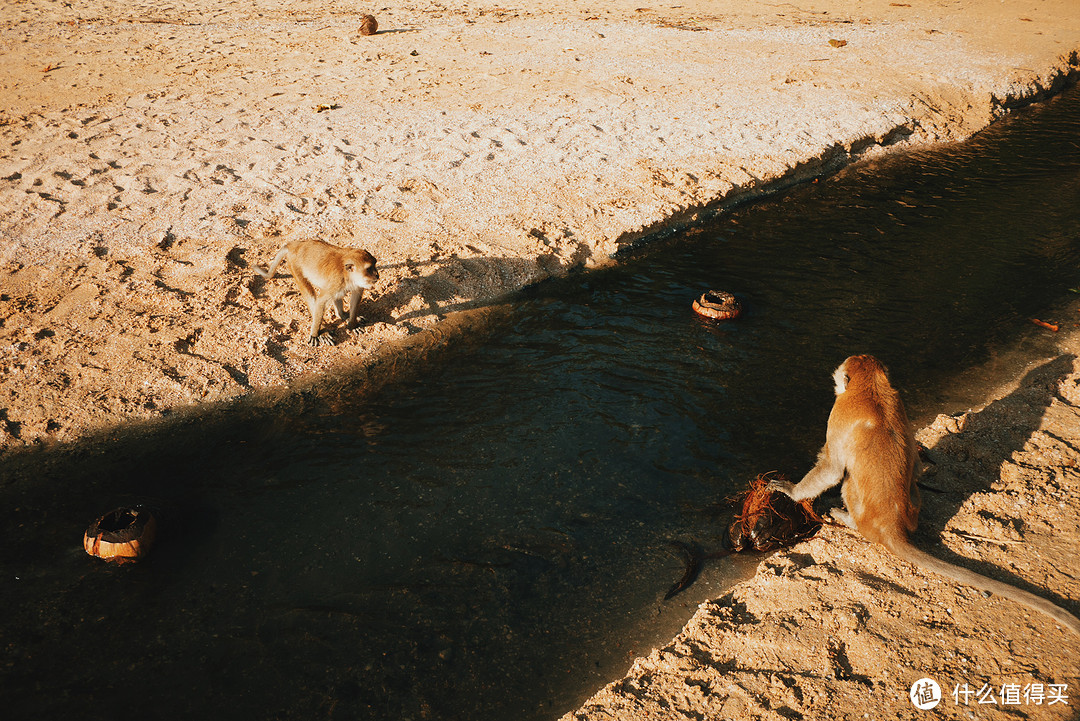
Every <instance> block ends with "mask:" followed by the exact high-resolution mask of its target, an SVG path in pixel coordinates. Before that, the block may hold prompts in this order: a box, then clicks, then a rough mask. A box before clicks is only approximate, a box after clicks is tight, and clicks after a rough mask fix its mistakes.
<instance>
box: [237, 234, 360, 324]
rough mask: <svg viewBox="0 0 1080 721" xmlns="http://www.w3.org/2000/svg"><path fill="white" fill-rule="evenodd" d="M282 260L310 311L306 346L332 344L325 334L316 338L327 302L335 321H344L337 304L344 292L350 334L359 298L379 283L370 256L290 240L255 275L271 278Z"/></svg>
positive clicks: (343, 249) (315, 242) (340, 305)
mask: <svg viewBox="0 0 1080 721" xmlns="http://www.w3.org/2000/svg"><path fill="white" fill-rule="evenodd" d="M283 259H287V263H288V266H289V272H290V273H292V276H293V278H294V279H295V280H296V284H297V285H298V286H300V293H301V294H302V295H303V296H304V301H306V302H307V305H308V310H310V311H311V332H310V333H309V334H308V335H309V338H308V344H309V345H333V344H334V339H333V338H331V337H330V334H329V333H322V334H321V335H320V329H321V327H322V320H323V313H324V312H325V310H326V304H327V302H329V301H331V300H332V301H333V302H334V311H335V312H336V313H337V317H338V319H340V320H345V309H344V308H343V307H342V302H341V301H342V298H344V297H345V294H346V293H350V294H351V297H350V298H349V320H348V324H347V326H346V327H347V328H348V329H349V330H350V331H354V330H355V328H356V310H357V308H358V307H359V306H360V298H361V297H362V296H363V294H364V290H365V289H366V288H371V287H372V286H374V284H375V282H376V281H377V280H379V271H378V270H376V269H375V258H374V257H373V256H372V255H371V253H369V252H367V251H366V250H358V249H356V248H339V247H337V246H335V245H330V244H329V243H324V242H323V241H321V240H294V241H292V242H290V243H286V244H285V245H284V246H283V247H282V248H281V250H280V251H278V254H277V255H276V256H274V260H273V262H271V263H270V267H269V268H268V269H267V270H263V269H262V268H259V267H258V266H256V267H255V272H256V273H258V274H259V275H261V276H262V277H264V278H273V277H274V272H275V271H276V270H277V268H278V266H279V265H280V264H281V261H282V260H283Z"/></svg>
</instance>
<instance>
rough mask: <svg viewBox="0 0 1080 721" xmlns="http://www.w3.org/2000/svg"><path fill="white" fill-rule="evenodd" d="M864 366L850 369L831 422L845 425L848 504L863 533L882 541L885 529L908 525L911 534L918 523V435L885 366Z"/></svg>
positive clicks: (843, 440) (844, 493)
mask: <svg viewBox="0 0 1080 721" xmlns="http://www.w3.org/2000/svg"><path fill="white" fill-rule="evenodd" d="M871 360H872V359H871ZM864 370H865V371H866V372H865V373H860V374H857V375H856V374H852V375H853V377H852V378H851V382H849V385H848V387H847V389H846V390H845V392H844V393H842V394H841V395H840V396H838V397H837V400H836V404H835V405H834V406H833V415H830V417H829V424H830V427H831V426H832V425H833V423H834V420H835V422H836V423H837V425H838V428H839V427H845V428H846V429H847V432H846V437H845V438H843V439H842V442H843V443H844V444H845V448H844V457H845V458H847V459H849V463H848V464H847V467H846V469H845V470H846V472H847V478H846V479H845V481H844V486H843V491H842V492H843V497H844V503H845V505H846V506H847V508H848V511H849V512H850V513H851V516H852V520H854V522H855V526H856V528H858V529H859V532H860V533H862V534H863V535H864V536H866V538H867V539H869V540H871V541H874V542H877V543H882V542H883V541H884V535H883V532H884V533H889V532H891V531H892V529H896V528H906V529H907V531H908V532H909V533H910V532H911V531H914V530H915V526H916V524H917V523H918V515H919V500H918V490H917V488H916V487H915V485H914V481H913V470H914V460H915V440H914V438H913V437H912V434H911V428H910V424H909V423H908V419H907V413H906V412H905V411H904V406H903V403H902V402H901V400H900V396H899V394H898V393H897V392H896V390H895V389H894V388H893V387H892V386H891V385H890V384H889V381H888V378H887V376H886V375H885V372H884V369H882V368H881V366H880V364H877V363H876V362H875V363H874V364H873V366H872V367H870V368H864ZM834 416H835V419H834ZM837 440H838V441H840V440H841V439H837Z"/></svg>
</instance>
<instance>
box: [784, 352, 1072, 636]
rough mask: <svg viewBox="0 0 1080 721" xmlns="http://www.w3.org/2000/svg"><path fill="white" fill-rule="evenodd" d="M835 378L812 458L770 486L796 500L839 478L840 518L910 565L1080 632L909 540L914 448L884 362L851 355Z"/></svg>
mask: <svg viewBox="0 0 1080 721" xmlns="http://www.w3.org/2000/svg"><path fill="white" fill-rule="evenodd" d="M833 379H834V380H835V382H836V402H835V403H834V404H833V408H832V413H830V414H829V425H828V428H827V430H826V439H825V447H824V448H822V449H821V453H820V454H819V455H818V461H817V464H816V465H815V466H814V467H813V469H811V470H810V472H809V473H807V474H806V476H805V477H804V478H803V479H802V480H801V481H800V482H799V483H798V484H792V483H790V482H788V481H781V480H774V481H772V482H771V483H770V484H769V487H770V488H772V489H773V490H776V491H781V492H783V493H786V494H787V495H789V496H791V498H792V499H793V500H796V501H801V500H803V499H807V498H816V497H817V496H819V495H820V494H821V493H822V492H823V491H824V490H826V489H827V488H831V487H832V486H835V485H836V484H837V483H840V482H841V481H843V486H842V487H841V495H842V496H843V498H844V505H845V506H847V510H846V511H845V510H842V509H837V508H834V509H833V510H832V515H833V517H834V518H835V519H837V520H838V521H841V522H842V523H844V524H846V525H847V526H849V527H851V528H854V529H855V530H857V531H858V532H859V533H861V534H862V535H863V536H864V537H866V538H867V539H868V540H870V541H873V542H874V543H880V544H882V545H884V546H885V547H886V548H888V549H889V550H890V551H892V552H893V553H895V554H896V555H897V556H899V557H900V558H902V559H904V560H905V561H908V562H909V563H913V564H915V565H916V566H922V567H923V568H925V569H928V570H931V571H935V572H937V573H940V574H941V575H943V576H946V577H948V578H951V579H952V580H954V581H957V582H959V583H964V584H967V585H969V586H974V587H975V588H978V589H980V590H983V591H988V592H990V593H996V594H998V595H999V596H1004V597H1005V598H1008V599H1011V600H1013V601H1016V602H1018V603H1022V604H1024V605H1025V606H1028V607H1029V608H1032V609H1034V610H1036V611H1041V612H1042V613H1045V614H1046V615H1048V616H1050V617H1051V618H1053V619H1054V620H1055V621H1057V622H1058V623H1060V624H1061V625H1062V626H1065V627H1066V628H1068V629H1069V630H1070V631H1072V632H1073V633H1076V634H1080V619H1077V618H1076V616H1074V615H1072V614H1071V613H1069V612H1068V611H1066V610H1065V609H1063V608H1061V607H1060V606H1056V605H1055V604H1053V603H1050V602H1049V601H1047V600H1046V599H1044V598H1040V597H1039V596H1036V595H1034V594H1032V593H1028V592H1027V591H1022V590H1020V589H1019V588H1016V587H1015V586H1010V585H1009V584H1007V583H1002V582H1001V581H996V580H994V579H992V578H987V577H986V576H981V575H979V574H977V573H974V572H973V571H969V570H967V569H966V568H960V567H959V566H954V565H952V564H951V563H946V562H945V561H942V560H940V559H937V558H934V557H933V556H931V555H930V554H928V553H924V552H923V551H920V550H919V549H917V548H915V546H913V545H911V542H910V541H909V540H908V534H909V533H911V532H912V531H914V530H915V526H916V525H917V523H918V519H919V507H920V501H919V489H918V487H917V486H916V485H915V474H914V470H915V458H916V454H917V449H916V446H915V439H914V437H913V436H912V433H911V428H910V426H909V424H908V418H907V413H906V412H905V411H904V405H903V403H901V401H900V395H899V394H898V393H897V392H896V390H895V389H894V388H893V387H892V385H891V384H890V383H889V378H888V375H887V374H886V371H885V367H884V366H882V365H881V363H879V362H878V360H877V359H876V358H874V357H873V356H869V355H858V356H851V357H850V358H848V359H847V360H845V361H844V362H843V363H842V364H841V365H840V367H839V368H837V369H836V372H835V373H834V374H833Z"/></svg>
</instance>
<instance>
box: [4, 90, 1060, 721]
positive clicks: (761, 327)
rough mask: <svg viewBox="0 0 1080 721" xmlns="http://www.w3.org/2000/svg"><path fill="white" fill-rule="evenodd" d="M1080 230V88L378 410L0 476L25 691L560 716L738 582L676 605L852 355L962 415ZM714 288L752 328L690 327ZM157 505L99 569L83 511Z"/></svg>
mask: <svg viewBox="0 0 1080 721" xmlns="http://www.w3.org/2000/svg"><path fill="white" fill-rule="evenodd" d="M1078 228H1080V94H1078V93H1077V92H1076V91H1075V90H1074V91H1072V92H1070V93H1069V94H1068V95H1067V96H1065V97H1062V98H1060V99H1058V100H1055V101H1053V102H1050V103H1047V104H1046V105H1045V106H1041V107H1037V108H1033V109H1030V110H1029V111H1026V112H1024V113H1021V114H1019V116H1018V117H1013V118H1010V119H1008V120H1007V121H1006V122H1003V123H1001V124H999V125H998V126H995V127H994V128H992V129H991V130H989V131H987V132H985V133H983V134H981V135H980V136H978V137H976V138H975V139H973V140H972V141H970V142H968V143H965V144H963V145H961V146H958V147H950V148H940V149H931V150H924V151H918V152H913V153H908V154H905V155H904V156H903V157H899V158H892V159H887V160H882V161H878V162H873V163H864V164H860V165H858V166H854V167H852V168H849V169H848V170H847V171H845V172H843V173H841V174H840V175H839V176H837V177H834V178H831V179H827V180H822V181H821V182H818V183H815V184H812V185H806V186H802V187H799V188H796V189H794V190H791V191H788V192H786V193H785V194H783V195H782V196H778V197H776V198H773V199H771V200H767V201H764V202H759V203H756V204H753V205H748V206H744V207H742V208H739V209H737V210H735V211H733V212H731V213H728V214H725V215H723V216H720V217H718V218H716V219H715V220H713V221H710V222H709V223H706V224H703V225H701V226H699V227H696V228H694V229H693V230H691V231H689V232H686V233H682V234H680V235H678V236H677V237H673V238H671V239H669V240H666V241H662V242H658V243H654V244H652V245H650V246H649V247H647V248H644V249H641V250H640V251H637V252H634V253H631V254H628V255H627V256H626V257H624V258H623V259H622V262H621V263H620V265H619V266H618V267H615V268H611V269H607V270H602V271H597V272H594V273H590V274H587V275H581V276H576V277H573V278H570V279H568V280H566V281H560V282H556V283H549V284H544V285H541V286H539V287H537V288H534V289H532V290H531V291H529V292H527V293H524V294H521V296H519V297H518V298H516V299H515V300H514V301H513V303H512V304H511V307H509V308H507V307H505V306H503V307H499V308H494V309H492V310H490V311H488V312H486V313H484V314H483V315H484V316H485V318H486V320H485V327H486V330H485V331H484V332H483V333H474V334H472V336H471V337H470V338H469V339H468V340H465V341H462V342H460V343H457V344H455V345H454V346H453V347H452V348H451V349H447V350H446V351H445V352H443V353H441V354H440V357H439V360H438V363H437V364H432V365H431V366H430V367H429V368H427V369H426V371H425V372H424V373H423V374H421V375H419V376H416V377H412V378H409V379H408V380H407V381H404V382H401V383H397V384H393V385H391V386H389V387H387V388H386V389H385V390H383V391H382V392H380V393H379V394H378V395H377V396H376V397H374V398H370V399H364V400H349V399H350V397H351V396H350V394H349V392H348V391H349V389H350V388H351V387H352V384H353V381H351V380H350V379H348V378H344V379H335V380H334V389H335V390H334V392H333V393H326V394H319V393H317V392H316V393H312V394H311V396H310V397H302V398H301V399H300V402H294V403H290V404H288V406H287V410H283V411H282V412H281V413H280V414H279V415H277V416H274V415H271V416H270V417H264V416H260V417H248V416H243V415H241V414H240V413H237V414H236V415H235V417H233V418H231V419H230V420H229V421H228V422H227V423H225V424H220V423H216V422H215V424H213V425H212V427H207V428H206V429H202V430H200V429H198V428H196V429H194V430H193V429H191V428H190V427H185V428H184V429H176V430H170V429H169V428H168V427H166V428H165V429H164V430H154V431H151V432H149V434H148V437H147V436H144V437H142V438H140V440H138V441H127V440H124V439H123V438H120V439H118V440H117V441H116V442H115V444H113V445H106V446H105V449H106V451H107V452H106V453H102V452H101V450H102V447H101V446H95V447H89V446H88V447H85V448H80V447H76V448H74V449H72V450H70V451H67V452H65V453H57V454H54V455H52V456H50V455H49V454H41V455H42V459H41V463H40V468H39V471H38V472H37V473H35V474H34V475H33V476H32V477H29V478H27V477H23V476H22V475H20V476H19V477H18V478H14V479H11V480H8V481H7V482H6V483H5V484H4V485H3V486H0V500H2V502H3V507H5V508H7V509H10V510H8V511H7V512H6V513H5V515H6V522H5V524H4V527H3V530H2V531H0V533H2V534H3V536H2V538H3V539H4V542H5V544H6V548H7V549H8V552H7V553H6V554H5V557H4V558H3V559H2V561H0V573H2V574H3V575H2V579H3V580H2V582H0V583H2V588H3V595H4V599H5V606H6V609H7V613H6V614H5V617H4V619H3V621H0V639H2V640H3V651H2V653H3V670H2V674H3V675H2V677H0V680H2V687H3V694H2V695H3V698H4V703H5V705H6V706H7V707H8V709H9V710H10V712H11V713H12V714H14V716H13V717H15V716H20V717H21V716H23V715H28V714H30V713H36V714H38V715H41V716H45V717H68V716H71V717H74V716H75V715H76V714H78V715H79V716H81V717H83V718H90V719H93V718H104V717H106V716H108V715H109V714H110V713H111V712H113V711H115V710H116V709H118V708H119V709H122V710H123V715H136V714H142V715H149V716H150V717H155V716H161V715H168V716H178V717H187V716H192V715H194V714H200V715H202V716H206V717H210V718H229V719H234V718H248V717H258V718H278V717H281V718H302V719H309V718H315V717H321V716H327V717H338V718H373V719H374V718H378V719H385V718H393V719H398V718H401V719H405V718H416V719H422V718H434V719H457V718H461V719H493V720H494V719H500V720H501V719H510V718H513V719H545V718H553V717H554V716H556V715H558V714H560V713H562V712H564V711H567V710H569V709H571V708H573V707H574V706H575V705H576V704H577V703H579V702H580V701H581V700H583V698H584V697H585V696H587V695H588V694H589V693H591V692H592V691H594V690H595V689H596V688H597V687H598V686H599V685H601V684H602V683H604V682H606V681H609V680H611V679H613V678H616V677H619V676H621V675H622V673H623V672H624V671H625V670H626V668H627V666H628V664H629V662H630V660H631V659H632V658H633V656H634V655H635V653H644V652H646V651H647V650H648V649H649V648H650V647H651V646H653V645H655V644H658V643H662V642H664V641H666V640H667V639H668V638H669V637H671V636H672V635H673V634H674V633H675V632H676V631H677V630H678V628H680V627H681V626H682V624H683V623H684V622H685V620H686V619H687V618H688V617H689V616H690V614H691V613H692V611H693V608H694V607H695V606H696V604H697V603H698V602H700V601H701V600H703V599H705V598H709V597H712V596H715V595H717V594H719V593H720V592H722V590H723V589H724V588H725V587H726V586H727V585H728V584H730V582H731V580H732V579H734V578H737V577H738V576H739V575H740V574H743V573H746V572H747V570H748V569H749V568H750V566H751V565H752V564H753V563H754V561H755V560H756V559H753V558H746V559H736V562H735V563H730V564H725V563H714V564H712V565H710V566H707V568H706V570H705V572H704V573H703V574H702V577H701V579H700V580H699V581H698V582H697V583H696V584H695V585H694V586H693V587H692V588H691V589H690V590H689V591H687V592H685V593H684V594H683V595H681V596H678V597H676V598H675V599H674V600H672V601H669V602H664V601H663V600H662V599H663V595H664V593H665V591H666V590H667V587H668V586H669V585H670V584H671V583H672V582H673V581H674V579H675V578H677V577H678V576H679V574H680V572H681V562H680V560H679V559H678V557H677V556H675V555H673V554H672V552H671V550H670V548H669V546H668V545H667V544H668V541H669V540H670V539H674V538H682V539H690V538H694V539H697V540H699V541H701V542H703V543H705V544H706V545H715V544H717V543H719V540H718V539H719V535H720V532H721V529H722V527H723V526H724V525H725V524H726V523H728V522H729V520H730V507H729V505H728V504H726V503H725V502H724V498H725V497H726V496H728V495H730V494H731V493H733V492H734V491H735V490H737V489H738V488H740V487H741V486H742V485H744V484H745V483H746V482H747V481H748V480H749V479H750V478H752V477H753V476H754V475H756V474H757V473H760V472H765V471H770V470H779V471H781V472H784V473H787V474H789V475H790V476H792V477H797V476H798V475H799V474H800V473H801V472H804V471H805V470H806V469H807V467H808V465H809V464H810V463H811V461H812V459H813V455H814V453H815V452H816V449H817V448H818V446H819V445H820V443H821V442H822V441H823V437H824V423H825V419H826V417H827V415H828V410H829V407H830V404H831V397H832V396H831V394H832V388H831V379H830V374H831V372H832V369H833V368H834V367H835V366H836V365H837V364H838V363H839V362H840V361H841V360H843V358H844V357H846V356H847V355H849V354H851V353H856V352H869V353H874V354H876V355H878V356H879V357H880V358H882V359H883V360H884V361H885V362H886V363H887V364H888V365H889V366H890V368H891V369H892V372H893V379H894V381H895V383H896V384H897V385H898V386H899V387H900V388H901V389H902V390H903V392H904V395H905V398H906V399H907V401H908V403H909V408H910V410H911V411H912V415H913V416H914V417H916V418H924V419H925V418H926V417H927V416H932V415H933V414H934V413H937V412H939V411H941V410H952V409H953V408H955V407H957V406H958V405H961V406H962V404H964V403H966V402H971V400H972V397H968V395H965V389H962V388H961V389H958V388H956V387H955V378H956V376H957V372H958V369H963V368H967V367H970V366H973V365H977V364H981V363H985V362H986V361H988V360H991V359H993V358H996V357H999V356H1001V355H1003V354H1005V353H1006V352H1007V350H1008V349H1009V348H1011V347H1013V346H1015V344H1016V343H1018V342H1021V341H1020V339H1021V338H1022V337H1023V338H1027V337H1028V335H1027V334H1026V331H1027V330H1028V329H1030V328H1032V326H1030V325H1029V324H1028V322H1027V319H1028V318H1029V317H1031V316H1033V315H1037V314H1040V313H1043V312H1046V309H1047V308H1049V307H1051V306H1052V304H1053V303H1054V302H1055V301H1057V300H1059V299H1061V298H1062V297H1063V296H1065V295H1067V294H1068V292H1069V290H1070V289H1071V288H1074V287H1077V286H1080V272H1078V270H1077V269H1078V267H1080V230H1078ZM708 288H718V289H723V290H728V291H731V292H734V293H736V294H737V295H738V296H739V297H741V298H742V300H743V302H744V304H745V306H746V313H745V315H744V316H743V317H742V318H741V319H739V320H738V321H735V322H728V323H715V322H710V321H705V320H702V319H699V318H697V317H696V316H695V315H694V314H693V313H692V312H691V311H690V309H689V307H690V302H691V301H692V300H693V298H694V297H696V296H697V295H699V294H700V293H701V292H703V291H704V290H706V289H708ZM1035 337H1036V338H1038V337H1039V336H1038V334H1037V333H1036V336H1035ZM1023 342H1025V343H1030V342H1032V341H1030V340H1024V341H1023ZM1034 342H1036V343H1038V342H1043V343H1048V341H1046V340H1042V341H1039V340H1036V341H1034ZM1004 370H1008V369H1004ZM355 385H356V386H357V387H359V385H360V382H359V381H356V382H355ZM327 397H331V398H334V400H333V401H332V402H330V401H327V400H326V398H327ZM148 448H150V449H152V450H148ZM136 500H142V501H147V502H149V503H151V504H152V505H154V506H155V507H156V508H158V509H159V510H160V513H161V516H162V520H163V526H164V528H163V534H162V536H163V538H162V541H161V543H160V545H159V547H158V549H157V550H156V552H155V554H154V556H153V557H152V560H150V561H149V562H147V563H144V564H140V565H137V566H133V567H126V568H114V567H109V566H106V565H104V564H101V563H98V562H96V561H94V560H92V559H89V558H88V557H86V555H85V554H84V553H83V551H82V550H81V548H80V547H79V536H80V534H81V533H82V530H83V529H84V528H85V527H86V525H88V524H89V522H90V520H92V518H93V516H95V515H97V514H99V513H102V512H104V511H107V510H109V509H110V508H111V507H113V506H115V505H119V504H120V503H122V502H131V501H136Z"/></svg>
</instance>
